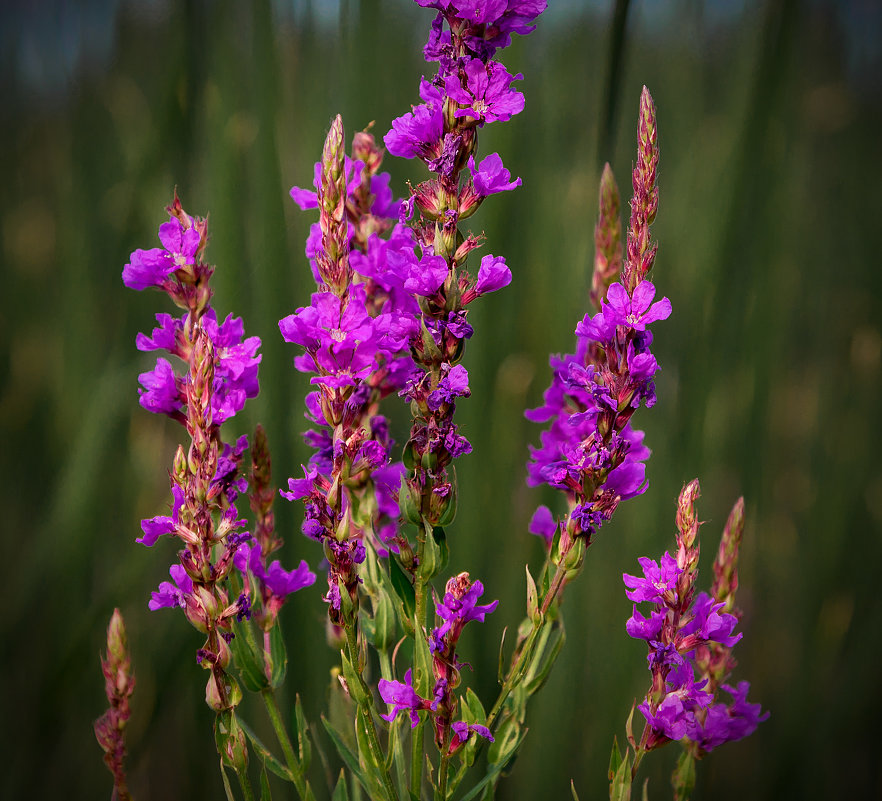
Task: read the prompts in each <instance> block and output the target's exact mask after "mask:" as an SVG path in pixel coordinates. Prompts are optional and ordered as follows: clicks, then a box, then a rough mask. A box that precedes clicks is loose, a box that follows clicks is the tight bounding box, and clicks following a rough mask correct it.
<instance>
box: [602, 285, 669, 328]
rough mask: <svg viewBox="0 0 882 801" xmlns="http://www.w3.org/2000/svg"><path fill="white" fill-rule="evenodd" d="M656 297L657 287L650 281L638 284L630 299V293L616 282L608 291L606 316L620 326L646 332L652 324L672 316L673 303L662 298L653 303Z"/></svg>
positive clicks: (605, 308) (605, 305)
mask: <svg viewBox="0 0 882 801" xmlns="http://www.w3.org/2000/svg"><path fill="white" fill-rule="evenodd" d="M654 297H655V287H654V286H653V285H652V283H651V282H649V281H641V282H640V283H639V284H637V287H636V288H635V289H634V294H633V295H632V296H631V297H628V291H627V290H626V289H625V287H624V286H622V284H621V283H619V282H615V283H613V284H610V287H609V289H608V290H607V293H606V299H607V302H606V303H605V304H604V315H605V316H609V315H611V319H612V320H614V321H615V322H616V324H618V325H624V326H628V327H629V328H633V329H634V330H635V331H644V330H645V329H646V326H647V325H649V324H650V323H654V322H655V321H656V320H667V318H668V317H670V315H671V301H669V300H668V299H667V298H662V299H661V300H659V301H657V302H656V303H653V302H652V299H653V298H654Z"/></svg>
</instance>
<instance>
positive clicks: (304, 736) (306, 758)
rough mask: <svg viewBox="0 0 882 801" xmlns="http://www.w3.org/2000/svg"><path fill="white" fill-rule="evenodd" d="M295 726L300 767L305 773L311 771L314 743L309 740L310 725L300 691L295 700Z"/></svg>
mask: <svg viewBox="0 0 882 801" xmlns="http://www.w3.org/2000/svg"><path fill="white" fill-rule="evenodd" d="M294 726H295V729H296V731H297V750H298V751H299V756H300V767H301V768H302V769H303V773H304V774H308V773H309V766H310V764H312V745H311V743H310V742H309V726H308V724H307V723H306V716H305V715H304V714H303V705H302V704H301V703H300V693H297V695H296V700H295V702H294Z"/></svg>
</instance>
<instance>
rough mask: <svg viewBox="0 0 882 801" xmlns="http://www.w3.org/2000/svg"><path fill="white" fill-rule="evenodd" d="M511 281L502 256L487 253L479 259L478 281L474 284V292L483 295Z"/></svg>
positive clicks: (509, 272) (509, 271)
mask: <svg viewBox="0 0 882 801" xmlns="http://www.w3.org/2000/svg"><path fill="white" fill-rule="evenodd" d="M510 283H511V270H510V269H509V268H508V265H507V264H506V263H505V258H504V257H502V256H492V255H490V254H489V253H488V254H487V255H486V256H484V258H482V259H481V266H480V268H479V269H478V282H477V283H476V284H475V292H477V293H478V294H479V295H485V294H487V293H488V292H495V291H496V290H497V289H502V288H503V287H505V286H508V285H509V284H510Z"/></svg>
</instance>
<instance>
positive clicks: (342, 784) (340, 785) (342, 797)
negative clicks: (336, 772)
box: [331, 768, 349, 801]
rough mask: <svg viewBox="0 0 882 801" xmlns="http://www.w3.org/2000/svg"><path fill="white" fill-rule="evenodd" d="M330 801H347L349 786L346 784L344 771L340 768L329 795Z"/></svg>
mask: <svg viewBox="0 0 882 801" xmlns="http://www.w3.org/2000/svg"><path fill="white" fill-rule="evenodd" d="M331 801H349V788H348V787H347V786H346V771H345V770H343V768H340V776H339V777H338V778H337V785H336V787H334V792H333V793H332V795H331Z"/></svg>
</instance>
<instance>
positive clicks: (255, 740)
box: [239, 720, 294, 784]
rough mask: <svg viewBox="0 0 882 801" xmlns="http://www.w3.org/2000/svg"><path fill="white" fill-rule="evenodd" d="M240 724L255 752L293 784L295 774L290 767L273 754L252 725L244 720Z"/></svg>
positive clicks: (265, 764)
mask: <svg viewBox="0 0 882 801" xmlns="http://www.w3.org/2000/svg"><path fill="white" fill-rule="evenodd" d="M239 726H240V727H241V728H242V731H244V732H245V735H246V736H247V737H248V740H249V741H250V742H251V747H252V748H253V749H254V753H255V754H257V756H259V757H260V759H261V760H262V762H263V764H264V766H266V767H267V768H269V769H270V770H271V771H272V772H273V773H275V774H276V776H278V777H280V778H282V779H284V780H285V781H287V782H291V783H292V784H293V783H294V776H293V775H292V774H291V771H290V770H288V767H287V766H286V765H283V764H282V763H281V762H280V761H279V760H278V759H276V758H275V757H274V756H273V755H272V752H271V751H270V750H269V748H267V747H266V746H265V745H264V744H263V743H262V742H261V741H260V738H259V737H258V736H257V735H256V734H255V733H254V731H253V730H252V729H251V727H250V726H249V725H248V724H246V723H245V721H244V720H240V721H239Z"/></svg>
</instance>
